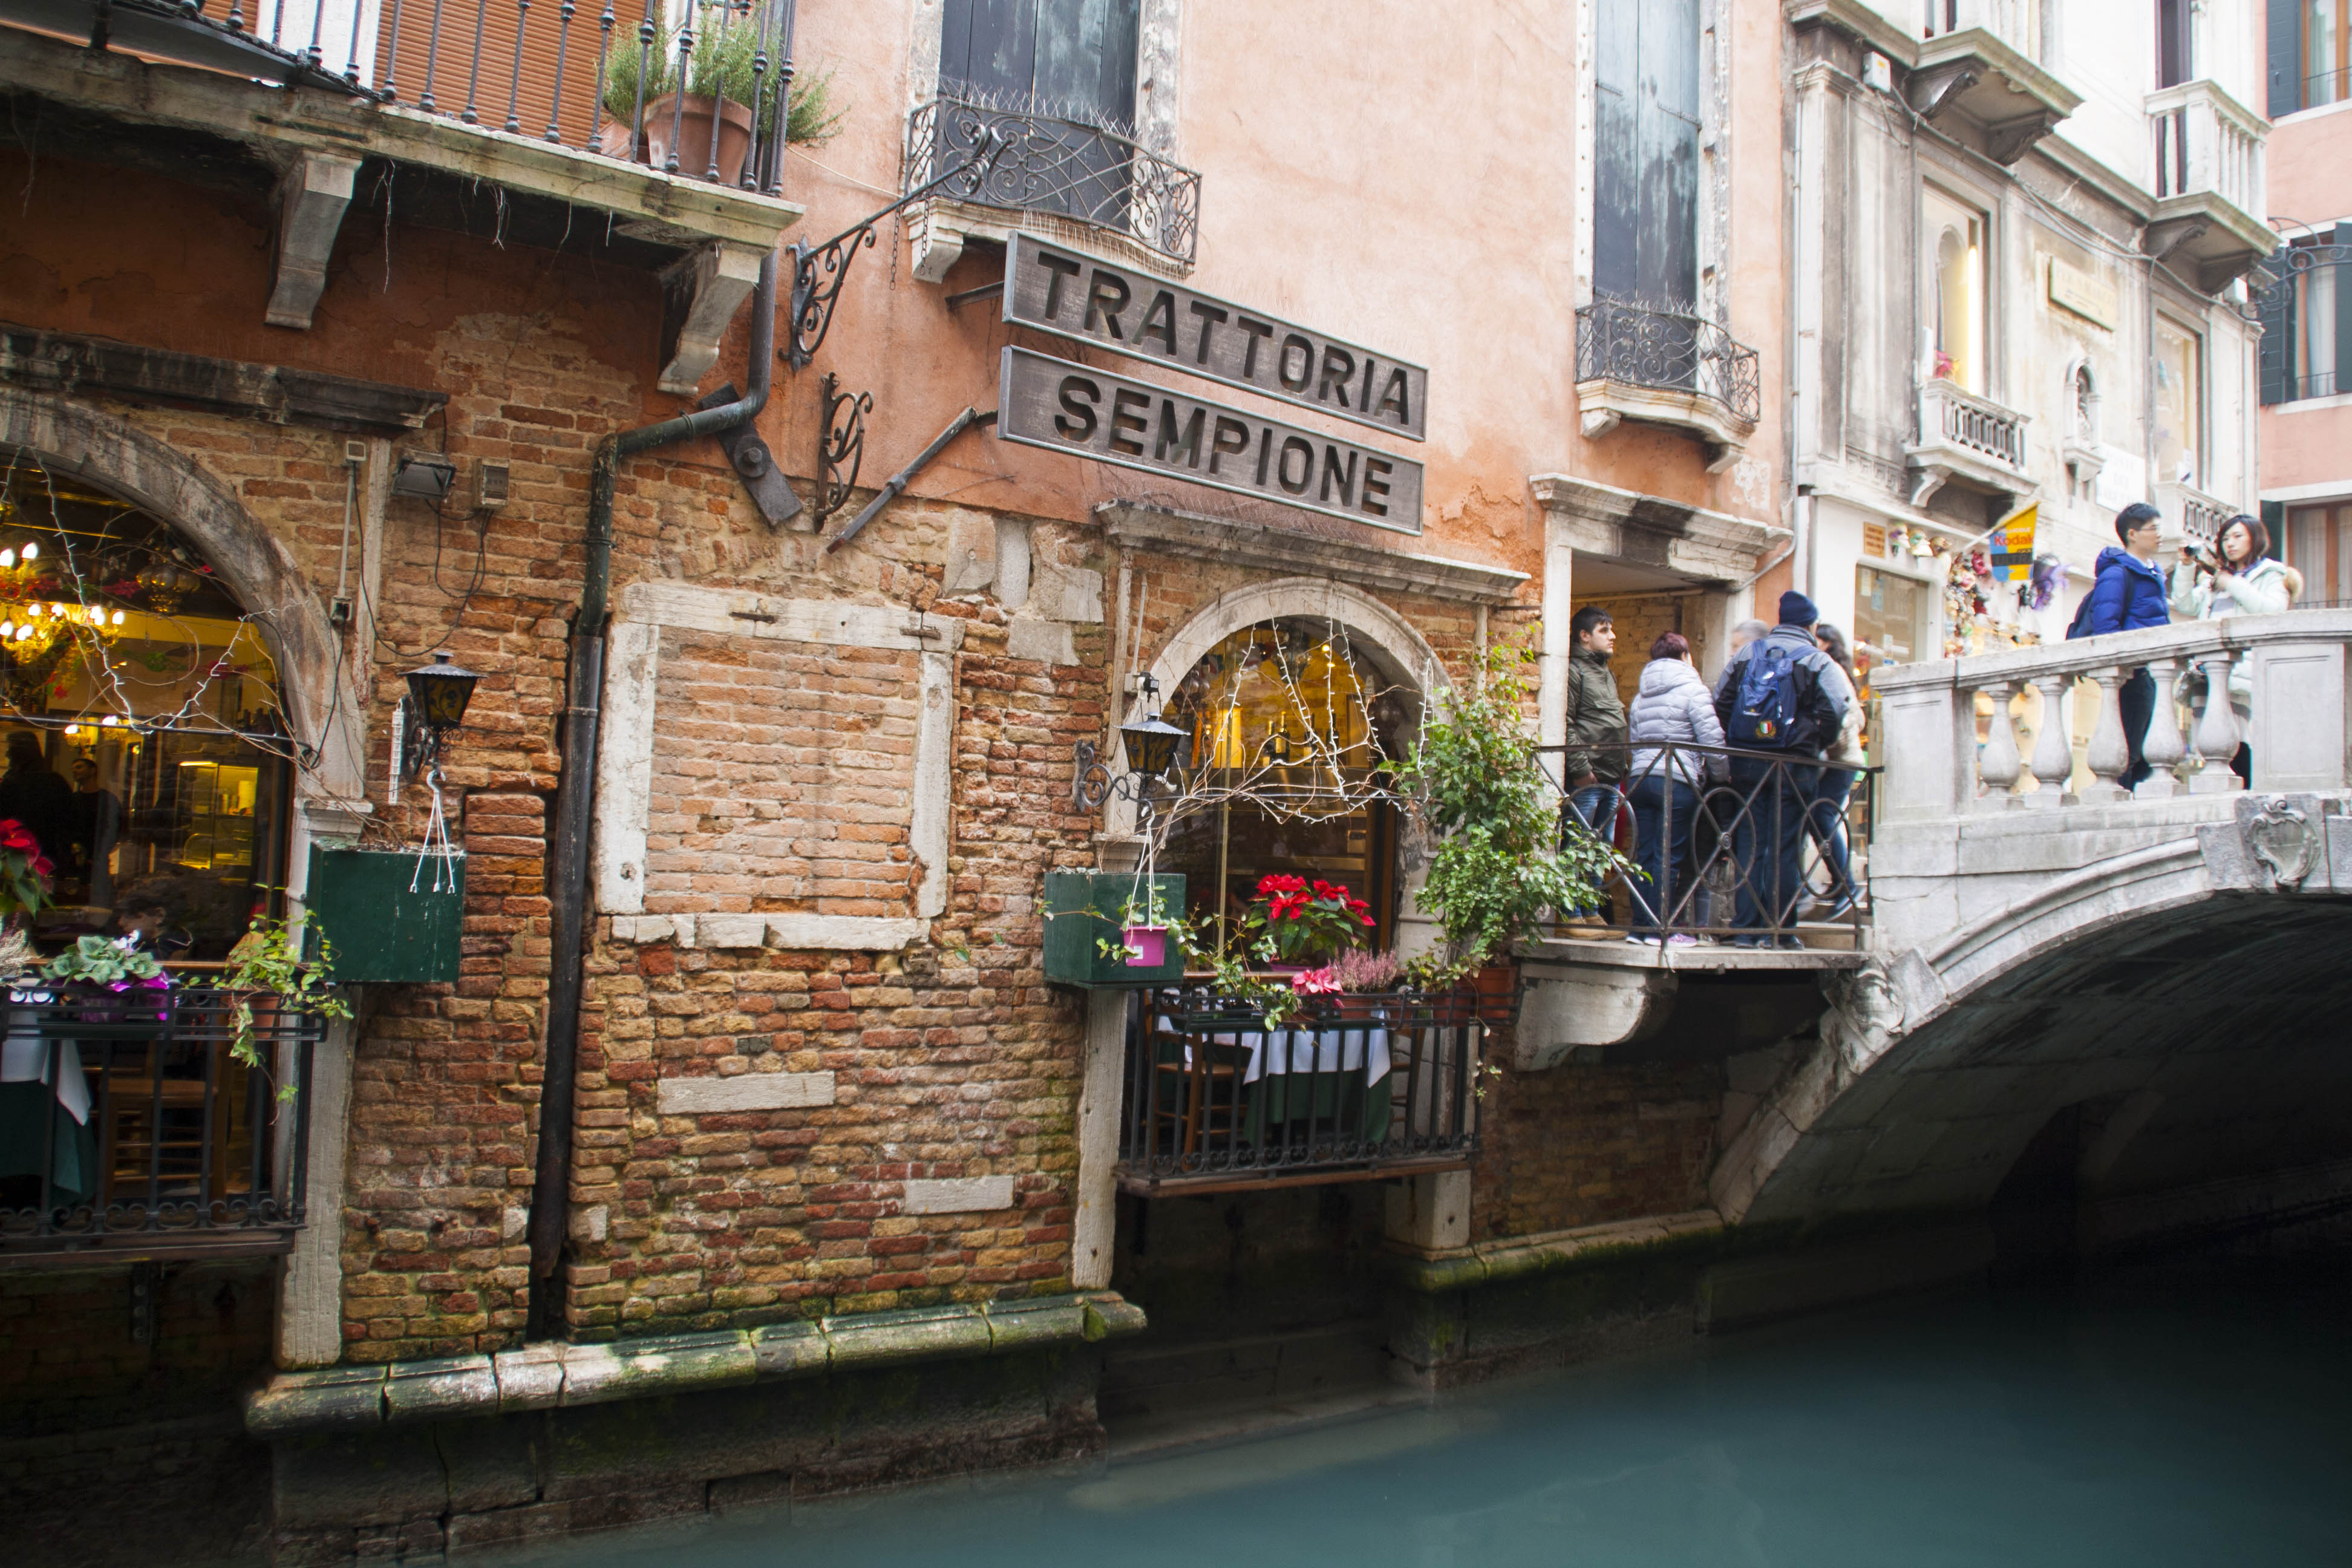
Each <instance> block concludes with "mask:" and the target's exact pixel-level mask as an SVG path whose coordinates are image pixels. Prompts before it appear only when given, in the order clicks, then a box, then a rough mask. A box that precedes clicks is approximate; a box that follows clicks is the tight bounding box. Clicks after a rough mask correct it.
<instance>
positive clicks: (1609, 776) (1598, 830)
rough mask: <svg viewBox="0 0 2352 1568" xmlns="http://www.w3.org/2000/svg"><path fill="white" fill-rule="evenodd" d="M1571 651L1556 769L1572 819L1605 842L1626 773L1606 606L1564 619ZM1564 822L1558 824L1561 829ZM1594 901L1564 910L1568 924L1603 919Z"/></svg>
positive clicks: (1613, 633) (1613, 637) (1613, 638)
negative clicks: (1563, 744)
mask: <svg viewBox="0 0 2352 1568" xmlns="http://www.w3.org/2000/svg"><path fill="white" fill-rule="evenodd" d="M1568 629H1569V635H1570V637H1573V638H1574V639H1575V643H1576V647H1575V651H1574V652H1573V653H1572V654H1570V656H1569V660H1568V750H1567V752H1566V753H1565V754H1564V755H1563V756H1562V758H1561V759H1560V762H1561V767H1560V772H1561V773H1562V775H1563V776H1564V777H1565V778H1566V779H1567V780H1568V808H1569V810H1570V812H1571V813H1573V814H1574V816H1575V819H1576V821H1578V822H1579V823H1580V824H1582V825H1583V826H1585V827H1586V828H1587V829H1589V830H1590V831H1591V832H1592V833H1594V834H1595V835H1597V836H1599V837H1600V838H1601V842H1603V843H1608V842H1610V841H1612V839H1613V837H1615V828H1616V826H1617V804H1618V800H1619V798H1620V797H1619V790H1620V788H1621V786H1622V784H1623V783H1624V779H1625V763H1626V756H1625V752H1623V750H1622V746H1623V744H1624V741H1625V704H1624V702H1623V700H1622V699H1620V698H1619V697H1618V695H1617V678H1616V677H1615V676H1613V675H1612V674H1610V673H1609V658H1610V656H1611V655H1612V654H1613V653H1615V652H1616V651H1617V626H1616V624H1615V622H1614V621H1613V620H1612V618H1611V616H1610V614H1609V612H1608V611H1606V610H1604V609H1602V608H1601V606H1600V605H1585V606H1584V607H1583V608H1582V609H1580V610H1579V611H1577V612H1576V614H1575V615H1574V616H1571V617H1570V620H1569V623H1568ZM1566 826H1567V824H1565V823H1563V824H1561V827H1562V829H1563V831H1565V829H1566ZM1599 913H1600V910H1599V908H1598V906H1597V905H1596V906H1590V907H1587V908H1585V909H1580V910H1567V911H1565V918H1566V921H1567V923H1568V924H1570V925H1583V926H1591V925H1597V924H1601V923H1602V922H1601V921H1600V920H1599V919H1598V918H1597V917H1598V915H1599Z"/></svg>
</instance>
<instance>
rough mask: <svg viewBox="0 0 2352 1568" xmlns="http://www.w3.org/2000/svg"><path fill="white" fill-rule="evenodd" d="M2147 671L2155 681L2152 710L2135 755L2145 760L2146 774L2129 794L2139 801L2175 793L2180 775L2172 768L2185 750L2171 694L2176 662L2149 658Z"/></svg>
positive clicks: (2178, 713)
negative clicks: (2143, 739)
mask: <svg viewBox="0 0 2352 1568" xmlns="http://www.w3.org/2000/svg"><path fill="white" fill-rule="evenodd" d="M2147 673H2148V676H2149V678H2150V679H2153V680H2154V681H2155V682H2156V710H2155V711H2154V712H2153V713H2152V714H2150V715H2149V717H2148V721H2147V740H2146V741H2144V742H2141V743H2140V748H2139V754H2140V755H2141V756H2143V757H2145V758H2147V765H2148V768H2149V773H2148V775H2147V779H2146V780H2145V781H2143V782H2142V783H2141V784H2140V786H2139V787H2138V788H2137V789H2136V790H2134V791H2133V792H2132V794H2133V795H2137V797H2138V798H2139V799H2141V800H2165V799H2168V798H2170V797H2171V796H2172V795H2177V794H2179V790H2180V775H2179V773H2175V772H2174V771H2173V770H2174V769H2176V768H2178V767H2179V765H2180V759H2181V758H2182V757H2184V756H2186V755H2188V752H2189V748H2188V744H2187V742H2184V741H2183V740H2182V738H2181V734H2180V711H2179V706H2178V704H2177V703H2176V702H2175V701H2174V699H2173V695H2172V692H2173V687H2174V685H2175V683H2176V682H2178V681H2179V679H2180V661H2179V660H2178V659H2172V658H2159V659H2153V660H2150V661H2149V663H2148V666H2147Z"/></svg>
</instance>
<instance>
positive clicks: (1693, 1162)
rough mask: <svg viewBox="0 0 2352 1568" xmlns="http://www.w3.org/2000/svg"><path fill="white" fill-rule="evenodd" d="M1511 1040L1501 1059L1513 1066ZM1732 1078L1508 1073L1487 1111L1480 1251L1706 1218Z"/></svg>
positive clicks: (1480, 1162)
mask: <svg viewBox="0 0 2352 1568" xmlns="http://www.w3.org/2000/svg"><path fill="white" fill-rule="evenodd" d="M1490 1058H1491V1059H1495V1060H1500V1061H1507V1059H1508V1058H1509V1046H1508V1042H1507V1037H1503V1036H1498V1037H1497V1039H1496V1045H1495V1047H1494V1049H1493V1050H1492V1052H1491V1053H1490ZM1722 1101H1723V1068H1722V1067H1721V1065H1720V1064H1718V1063H1711V1062H1702V1063H1690V1064H1673V1065H1649V1066H1619V1067H1611V1066H1597V1067H1582V1066H1577V1065H1574V1064H1570V1065H1567V1066H1562V1067H1557V1068H1550V1069H1549V1070H1548V1071H1544V1072H1538V1073H1518V1072H1513V1071H1512V1070H1510V1069H1509V1068H1504V1069H1503V1072H1502V1075H1501V1077H1499V1078H1497V1079H1494V1080H1492V1085H1491V1087H1490V1088H1489V1089H1488V1090H1487V1094H1486V1100H1485V1102H1484V1103H1483V1104H1482V1105H1481V1107H1480V1108H1479V1117H1480V1123H1479V1125H1480V1139H1479V1144H1480V1146H1479V1152H1478V1158H1477V1163H1476V1164H1475V1167H1474V1169H1473V1173H1472V1176H1471V1184H1470V1234H1471V1238H1472V1239H1473V1240H1474V1241H1490V1240H1496V1239H1498V1238H1501V1237H1513V1236H1528V1235H1533V1234H1536V1233H1538V1232H1542V1231H1551V1230H1567V1229H1570V1228H1572V1227H1574V1226H1584V1225H1602V1224H1606V1223H1607V1222H1609V1221H1612V1220H1621V1219H1636V1218H1639V1217H1641V1216H1642V1215H1656V1214H1676V1213H1680V1212H1682V1211H1684V1210H1686V1209H1694V1208H1699V1207H1703V1206H1705V1205H1706V1201H1707V1200H1706V1173H1707V1171H1708V1169H1709V1167H1710V1166H1712V1164H1713V1163H1714V1161H1715V1153H1716V1150H1715V1129H1716V1121H1717V1115H1718V1113H1719V1110H1720V1108H1721V1105H1722Z"/></svg>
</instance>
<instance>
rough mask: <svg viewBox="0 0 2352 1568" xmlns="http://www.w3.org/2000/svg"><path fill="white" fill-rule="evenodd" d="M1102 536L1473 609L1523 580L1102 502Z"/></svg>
mask: <svg viewBox="0 0 2352 1568" xmlns="http://www.w3.org/2000/svg"><path fill="white" fill-rule="evenodd" d="M1095 516H1096V517H1097V518H1098V519H1100V520H1101V521H1102V525H1103V533H1104V535H1105V536H1106V537H1107V538H1108V539H1109V540H1110V542H1112V543H1114V544H1117V545H1118V546H1120V547H1121V548H1122V549H1129V550H1148V551H1150V552H1153V553H1155V554H1160V555H1175V556H1181V557H1183V558H1185V559H1188V560H1194V561H1215V562H1218V563H1223V564H1224V565H1228V566H1255V567H1261V568H1264V569H1266V570H1270V571H1277V572H1282V573H1286V574H1293V575H1303V576H1314V577H1328V578H1331V579H1333V580H1334V581H1337V582H1341V583H1349V584H1355V585H1356V586H1357V587H1360V588H1370V589H1374V590H1376V591H1384V592H1388V593H1392V594H1419V595H1425V596H1426V597H1429V598H1433V599H1455V600H1460V601H1463V602H1465V603H1468V604H1474V605H1504V604H1508V603H1510V602H1511V601H1512V600H1514V599H1516V598H1517V596H1518V592H1519V589H1520V587H1521V586H1522V585H1523V584H1526V582H1527V581H1528V574H1526V573H1524V572H1514V571H1512V570H1510V569H1509V568H1508V567H1503V566H1480V565H1476V564H1475V563H1471V562H1467V561H1449V560H1447V559H1445V558H1444V556H1441V555H1417V554H1412V553H1410V552H1406V551H1402V550H1383V549H1381V548H1380V547H1378V546H1377V545H1370V544H1357V543H1354V542H1349V541H1348V540H1343V539H1325V538H1320V537H1318V536H1317V535H1314V534H1309V533H1294V532H1291V531H1288V530H1286V529H1280V528H1272V527H1268V526H1267V525H1266V524H1265V523H1262V522H1243V521H1236V520H1234V519H1232V518H1223V517H1209V516H1206V515H1204V514H1202V513H1199V512H1189V511H1174V510H1169V509H1167V508H1165V507H1157V506H1148V505H1145V504H1144V503H1142V502H1140V501H1118V500H1115V501H1105V502H1104V503H1102V504H1101V505H1100V506H1097V507H1096V508H1095Z"/></svg>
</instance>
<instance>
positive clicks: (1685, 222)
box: [1592, 0, 1699, 310]
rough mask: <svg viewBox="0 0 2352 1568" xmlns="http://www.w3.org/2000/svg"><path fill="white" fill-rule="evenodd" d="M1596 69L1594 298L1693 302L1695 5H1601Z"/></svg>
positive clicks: (1694, 0) (1645, 1) (1609, 0)
mask: <svg viewBox="0 0 2352 1568" xmlns="http://www.w3.org/2000/svg"><path fill="white" fill-rule="evenodd" d="M1594 44H1595V47H1594V66H1593V188H1592V232H1593V258H1592V262H1593V289H1594V292H1596V293H1598V294H1600V295H1602V296H1603V297H1605V298H1609V299H1617V300H1641V301H1643V303H1645V304H1653V305H1658V306H1662V307H1664V308H1666V309H1670V310H1690V309H1692V308H1693V307H1694V306H1695V305H1696V302H1697V300H1698V129H1699V112H1698V0H1604V3H1603V4H1602V5H1601V11H1600V15H1599V16H1598V17H1597V18H1596V36H1595V39H1594Z"/></svg>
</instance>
